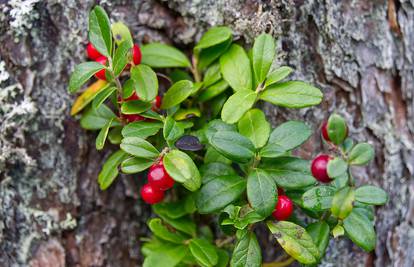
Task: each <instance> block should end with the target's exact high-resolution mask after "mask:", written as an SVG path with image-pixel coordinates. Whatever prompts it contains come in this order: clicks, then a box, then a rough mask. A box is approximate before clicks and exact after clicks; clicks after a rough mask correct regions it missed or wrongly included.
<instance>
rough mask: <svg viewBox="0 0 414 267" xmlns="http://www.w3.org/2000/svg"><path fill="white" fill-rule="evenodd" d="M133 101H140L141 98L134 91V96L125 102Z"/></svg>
mask: <svg viewBox="0 0 414 267" xmlns="http://www.w3.org/2000/svg"><path fill="white" fill-rule="evenodd" d="M131 100H139V96H138V95H137V92H135V91H134V93H132V95H131V96H130V97H128V98H125V101H131Z"/></svg>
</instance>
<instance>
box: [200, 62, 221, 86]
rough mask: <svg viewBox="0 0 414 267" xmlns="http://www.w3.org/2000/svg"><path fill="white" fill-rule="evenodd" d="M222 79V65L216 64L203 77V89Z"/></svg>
mask: <svg viewBox="0 0 414 267" xmlns="http://www.w3.org/2000/svg"><path fill="white" fill-rule="evenodd" d="M220 79H221V72H220V64H219V63H215V64H213V65H211V66H210V67H209V68H208V69H207V70H206V72H205V74H204V77H203V87H209V86H210V85H212V84H214V83H216V82H218V81H219V80H220Z"/></svg>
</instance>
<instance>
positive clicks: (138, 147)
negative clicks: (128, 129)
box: [120, 137, 160, 159]
mask: <svg viewBox="0 0 414 267" xmlns="http://www.w3.org/2000/svg"><path fill="white" fill-rule="evenodd" d="M120 146H121V149H122V150H123V151H125V152H126V153H128V154H131V155H133V156H135V157H137V158H148V159H155V158H157V157H158V155H159V154H160V152H158V150H157V149H156V148H155V147H154V146H153V145H151V143H149V142H148V141H146V140H144V139H142V138H139V137H125V138H124V139H122V142H121V145H120Z"/></svg>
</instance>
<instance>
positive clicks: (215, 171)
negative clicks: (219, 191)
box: [200, 162, 236, 184]
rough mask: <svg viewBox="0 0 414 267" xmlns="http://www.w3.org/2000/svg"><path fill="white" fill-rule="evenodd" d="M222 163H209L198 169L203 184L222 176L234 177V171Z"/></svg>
mask: <svg viewBox="0 0 414 267" xmlns="http://www.w3.org/2000/svg"><path fill="white" fill-rule="evenodd" d="M228 164H229V163H227V164H225V163H222V162H210V163H207V164H205V165H202V166H201V167H200V173H201V177H202V180H203V184H206V183H208V182H210V181H211V180H214V179H215V178H217V177H219V176H223V175H236V171H235V170H234V169H233V168H232V167H231V166H230V165H228Z"/></svg>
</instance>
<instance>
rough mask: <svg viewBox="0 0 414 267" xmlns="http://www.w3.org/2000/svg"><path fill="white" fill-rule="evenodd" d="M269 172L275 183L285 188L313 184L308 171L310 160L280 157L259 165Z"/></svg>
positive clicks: (313, 180)
mask: <svg viewBox="0 0 414 267" xmlns="http://www.w3.org/2000/svg"><path fill="white" fill-rule="evenodd" d="M259 168H261V169H264V170H265V171H267V172H268V173H269V175H270V176H271V177H273V179H275V181H276V184H277V185H279V186H281V187H283V188H285V189H298V188H304V187H307V186H310V185H313V184H315V182H316V180H315V178H313V176H312V174H311V171H310V162H309V161H307V160H303V159H300V158H295V157H280V158H275V159H272V160H269V161H266V162H264V163H263V164H261V165H259Z"/></svg>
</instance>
